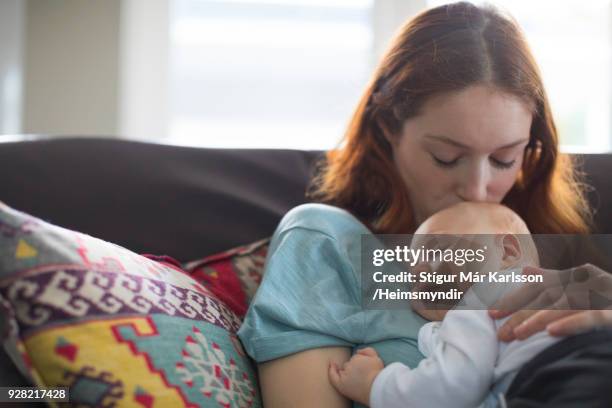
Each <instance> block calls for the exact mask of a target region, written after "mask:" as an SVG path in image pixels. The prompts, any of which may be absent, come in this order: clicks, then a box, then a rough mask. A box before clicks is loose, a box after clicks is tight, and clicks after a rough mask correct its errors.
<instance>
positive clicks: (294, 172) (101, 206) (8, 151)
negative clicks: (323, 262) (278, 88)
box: [0, 137, 612, 261]
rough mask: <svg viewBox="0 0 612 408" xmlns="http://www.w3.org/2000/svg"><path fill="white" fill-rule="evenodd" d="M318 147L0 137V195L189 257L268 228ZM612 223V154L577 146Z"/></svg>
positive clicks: (135, 246)
mask: <svg viewBox="0 0 612 408" xmlns="http://www.w3.org/2000/svg"><path fill="white" fill-rule="evenodd" d="M319 157H321V152H317V151H297V150H272V149H270V150H263V149H244V150H233V149H205V148H194V147H181V146H173V145H164V144H155V143H145V142H140V141H133V140H122V139H115V138H48V137H42V138H33V139H31V140H24V141H16V142H5V143H0V175H2V176H1V177H0V200H2V201H4V202H6V203H7V204H8V205H10V206H13V207H15V208H17V209H19V210H22V211H25V212H28V213H31V214H33V215H35V216H37V217H40V218H43V219H45V220H47V221H49V222H51V223H54V224H57V225H61V226H63V227H66V228H71V229H75V230H78V231H81V232H84V233H87V234H89V235H93V236H96V237H99V238H102V239H105V240H107V241H111V242H114V243H116V244H118V245H121V246H124V247H126V248H129V249H131V250H132V251H135V252H138V253H144V252H148V253H155V254H167V255H170V256H173V257H175V258H177V259H178V260H180V261H188V260H192V259H195V258H199V257H202V256H205V255H208V254H212V253H215V252H217V251H221V250H224V249H228V248H231V247H233V246H236V245H240V244H244V243H249V242H252V241H255V240H257V239H260V238H264V237H267V236H270V235H271V234H272V233H273V232H274V228H275V227H276V225H277V223H278V221H279V220H280V218H281V217H282V216H283V214H284V213H286V212H287V211H288V210H289V209H290V208H292V207H294V206H296V205H298V204H300V203H303V202H305V201H306V199H305V197H304V191H305V188H306V185H307V183H308V180H309V179H310V177H311V174H312V165H313V162H314V161H315V160H317V158H319ZM580 159H581V161H582V162H583V170H584V171H585V172H586V173H587V175H588V177H587V182H588V183H589V184H591V185H592V186H593V187H594V190H593V191H592V192H591V193H590V195H589V198H590V200H591V202H592V203H593V205H594V206H595V207H596V209H597V211H598V212H597V214H596V221H597V224H598V227H599V231H600V232H605V233H612V206H610V203H612V182H611V181H610V179H609V175H611V174H612V154H597V155H583V156H581V158H580Z"/></svg>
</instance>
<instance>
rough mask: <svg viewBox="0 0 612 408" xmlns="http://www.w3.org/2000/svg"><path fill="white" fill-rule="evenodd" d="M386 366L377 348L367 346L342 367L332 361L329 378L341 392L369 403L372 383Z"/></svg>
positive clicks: (353, 398)
mask: <svg viewBox="0 0 612 408" xmlns="http://www.w3.org/2000/svg"><path fill="white" fill-rule="evenodd" d="M384 367H385V365H384V363H383V361H382V360H381V359H380V357H378V354H377V353H376V350H374V349H373V348H371V347H367V348H364V349H360V350H357V352H356V353H355V354H354V355H353V356H352V357H351V359H350V360H349V361H347V362H346V363H344V364H343V365H342V367H338V365H336V363H331V364H330V366H329V380H330V381H331V383H332V385H333V386H334V388H336V390H338V392H339V393H340V394H342V395H344V396H345V397H347V398H350V399H352V400H353V401H357V402H359V403H361V404H363V405H369V404H370V390H371V389H372V384H373V383H374V379H375V378H376V376H377V375H378V373H380V372H381V371H382V369H383V368H384Z"/></svg>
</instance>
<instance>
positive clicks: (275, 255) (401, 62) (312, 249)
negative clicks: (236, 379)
mask: <svg viewBox="0 0 612 408" xmlns="http://www.w3.org/2000/svg"><path fill="white" fill-rule="evenodd" d="M312 196H313V197H314V198H315V199H317V200H318V201H320V202H321V203H324V204H306V205H302V206H299V207H297V208H294V209H293V210H292V211H290V212H289V213H288V214H287V215H286V216H285V217H284V218H283V220H282V221H281V223H280V225H279V227H278V228H277V230H276V232H275V234H274V237H273V240H272V244H271V247H270V250H269V251H270V252H269V255H268V259H267V264H266V272H265V277H264V280H263V282H262V285H261V287H260V288H259V290H258V292H257V295H256V297H255V299H254V300H253V303H252V305H251V307H250V309H249V312H248V314H247V316H246V319H245V322H244V325H243V327H242V328H241V330H240V332H239V335H240V338H241V339H242V341H243V343H244V345H245V347H246V349H247V351H248V353H249V354H250V355H251V356H252V357H253V358H254V359H255V360H256V361H257V362H258V364H259V365H258V368H259V374H260V385H261V390H262V394H263V400H264V404H265V406H266V407H267V408H275V407H302V406H303V407H313V406H320V407H345V406H349V405H350V402H349V401H347V400H346V399H344V398H343V397H341V396H340V395H339V394H338V393H337V392H336V391H335V390H334V389H333V388H332V386H331V385H330V383H329V381H328V377H327V368H328V365H329V363H330V361H331V362H335V363H336V364H339V365H341V364H342V363H343V362H345V361H347V360H348V359H349V358H350V356H351V354H352V352H353V351H354V350H355V349H356V348H361V347H365V346H370V347H373V348H374V349H376V351H377V352H378V354H379V355H380V356H381V358H382V359H383V361H384V362H385V364H388V363H390V362H392V361H402V362H403V363H405V364H407V365H408V366H411V367H413V366H415V365H416V364H417V363H418V362H419V361H420V359H421V358H422V355H420V353H419V352H418V349H417V347H416V346H417V342H416V333H417V332H418V329H419V327H420V326H421V325H422V324H423V323H424V321H423V320H422V319H421V318H420V317H419V316H418V315H416V314H414V313H413V312H412V311H409V310H408V311H390V310H382V311H381V310H368V311H365V310H362V308H361V289H360V285H359V276H358V275H357V273H356V271H358V270H359V262H360V261H359V259H360V258H359V256H360V254H359V248H360V246H359V237H360V236H361V234H367V233H406V234H409V233H412V232H414V231H415V229H416V228H417V226H418V225H419V224H420V222H422V221H423V220H424V219H425V218H427V217H428V216H430V215H431V214H433V213H434V212H436V211H438V210H441V209H443V208H446V207H448V206H450V205H452V204H455V203H457V202H460V201H486V202H501V203H504V204H505V205H507V206H509V207H510V208H512V209H513V210H515V211H516V212H517V213H518V214H519V215H520V216H521V217H522V218H523V219H524V220H525V221H526V222H527V224H528V226H529V229H530V230H531V231H532V233H551V234H556V233H566V234H575V233H585V232H588V231H589V226H590V211H589V208H588V205H587V201H586V200H585V197H584V194H583V191H582V190H581V188H580V184H579V183H578V182H577V180H576V178H575V176H574V172H573V166H572V163H571V162H570V161H569V159H568V158H567V157H565V156H561V155H560V154H559V149H558V135H557V131H556V128H555V125H554V122H553V118H552V114H551V110H550V106H549V103H548V99H547V97H546V93H545V91H544V87H543V84H542V80H541V78H540V75H539V72H538V69H537V67H536V64H535V62H534V59H533V57H532V55H531V54H530V51H529V49H528V46H527V44H526V43H525V40H524V38H523V35H522V34H521V33H520V31H519V28H518V27H517V25H516V23H514V22H513V21H512V20H510V19H509V18H507V17H504V16H502V15H501V14H499V13H498V12H497V11H495V10H493V9H490V8H481V7H477V6H474V5H472V4H469V3H463V2H462V3H456V4H451V5H445V6H441V7H438V8H434V9H430V10H427V11H425V12H424V13H422V14H420V15H418V16H416V17H415V18H413V19H412V20H411V21H409V22H408V23H407V24H406V25H405V26H404V27H403V28H402V29H401V30H400V32H399V34H398V35H397V37H396V38H395V40H394V42H393V43H392V45H391V47H390V48H389V50H388V51H387V52H386V55H385V56H384V57H383V58H382V61H381V62H380V65H379V67H378V69H377V70H376V72H375V73H374V75H373V77H372V80H371V82H370V84H369V85H368V86H367V88H366V90H365V92H364V94H363V96H362V98H361V100H360V101H359V104H358V106H357V108H356V110H355V113H354V114H353V117H352V119H351V121H350V123H349V126H348V130H347V132H346V134H345V136H344V140H343V143H342V145H341V146H340V147H339V148H338V149H336V150H333V151H330V152H329V154H328V157H327V164H326V166H325V167H324V168H322V169H321V171H320V173H319V176H318V177H317V178H316V180H315V184H314V188H313V191H312ZM589 313H590V312H588V311H586V312H582V313H579V314H575V315H573V316H570V318H572V319H582V321H583V323H582V325H583V326H589V327H592V326H594V325H595V323H594V322H595V321H594V318H593V315H589ZM536 316H537V318H538V320H537V321H536V322H535V323H536V324H534V325H533V326H529V323H528V321H527V322H526V323H527V324H528V326H527V327H528V329H530V330H531V331H532V332H533V331H535V330H536V329H537V330H540V329H541V328H542V327H543V326H542V325H543V324H544V322H546V321H547V320H548V321H551V320H557V319H558V318H559V316H558V315H554V316H551V315H546V314H545V315H544V317H542V315H541V314H540V315H536ZM598 316H600V317H601V315H598ZM526 317H527V316H526V315H525V314H522V313H521V314H520V315H519V314H517V317H516V318H513V319H512V325H516V324H517V323H519V322H521V321H523V320H525V318H526ZM604 318H605V319H608V318H610V316H609V315H607V316H604ZM584 322H586V323H584ZM532 324H533V322H532ZM522 328H523V329H524V328H525V326H522ZM570 328H571V327H570ZM504 330H507V329H504ZM523 334H524V332H523ZM504 335H506V336H507V337H511V330H508V332H507V333H506V331H504Z"/></svg>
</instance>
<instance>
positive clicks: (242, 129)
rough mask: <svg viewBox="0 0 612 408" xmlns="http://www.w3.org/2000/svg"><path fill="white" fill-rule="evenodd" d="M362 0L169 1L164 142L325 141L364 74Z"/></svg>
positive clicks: (330, 140)
mask: <svg viewBox="0 0 612 408" xmlns="http://www.w3.org/2000/svg"><path fill="white" fill-rule="evenodd" d="M372 3H373V0H269V1H256V0H177V1H174V2H172V3H171V7H172V9H171V20H170V21H171V27H170V72H171V74H170V112H169V113H170V115H169V118H170V119H169V121H170V123H169V137H170V139H171V141H172V142H178V143H186V144H191V145H203V146H210V147H283V148H297V149H327V148H331V147H333V146H335V145H336V144H337V142H338V141H339V140H340V138H341V136H342V133H343V132H344V128H345V126H346V122H347V121H348V119H349V118H350V115H351V112H352V110H353V109H354V107H355V105H356V103H357V100H358V98H359V95H360V94H361V92H362V91H363V89H364V87H365V84H366V82H367V80H368V78H369V75H370V74H371V69H372V65H371V58H372V48H373V47H372V41H373V38H372V24H371V18H370V14H371V9H372V5H373V4H372Z"/></svg>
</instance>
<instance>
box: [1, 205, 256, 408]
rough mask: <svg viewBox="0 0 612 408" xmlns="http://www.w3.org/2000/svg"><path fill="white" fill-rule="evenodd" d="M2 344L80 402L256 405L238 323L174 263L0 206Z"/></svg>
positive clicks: (34, 375)
mask: <svg viewBox="0 0 612 408" xmlns="http://www.w3.org/2000/svg"><path fill="white" fill-rule="evenodd" d="M0 302H1V304H2V306H3V312H2V317H3V319H2V320H0V322H2V323H3V327H1V328H0V329H1V330H2V332H3V333H8V336H7V337H6V340H5V341H4V347H5V349H6V351H7V352H8V354H9V355H10V356H11V357H12V358H13V360H14V362H15V363H16V364H17V365H18V366H19V367H20V368H21V370H22V372H24V374H25V375H26V376H28V377H29V378H30V379H31V381H32V382H33V383H34V384H35V385H37V386H40V387H45V386H65V387H69V388H70V398H71V401H72V403H73V404H79V403H82V404H84V405H87V406H111V405H121V406H124V405H130V404H133V405H135V406H144V407H153V406H161V407H166V406H172V407H174V406H210V407H219V406H237V407H238V406H239V407H249V406H260V405H261V404H260V402H259V394H258V386H257V379H256V375H255V371H254V368H253V366H252V364H251V361H250V360H249V358H248V357H247V356H246V355H245V353H244V350H243V348H242V346H241V344H240V341H239V340H238V338H237V336H236V331H237V330H238V328H239V326H240V324H241V320H240V318H239V316H237V315H236V314H235V313H234V312H232V311H231V309H230V308H228V307H227V306H226V305H225V304H224V303H223V302H222V301H220V300H219V299H218V298H217V297H216V296H215V295H214V294H213V293H212V292H211V291H210V290H208V289H207V288H206V287H204V286H203V285H201V284H199V283H198V282H196V281H195V280H194V279H192V278H191V277H190V276H189V275H188V274H187V273H185V272H184V271H183V270H181V269H180V268H179V267H177V266H175V265H174V264H173V263H172V262H156V261H155V260H152V259H148V258H146V257H143V256H140V255H137V254H135V253H133V252H131V251H129V250H127V249H124V248H122V247H120V246H117V245H115V244H112V243H110V242H105V241H103V240H100V239H97V238H94V237H91V236H89V235H86V234H82V233H79V232H76V231H71V230H68V229H65V228H61V227H58V226H54V225H52V224H49V223H46V222H44V221H42V220H40V219H38V218H35V217H32V216H30V215H28V214H26V213H23V212H20V211H17V210H15V209H12V208H10V207H8V206H6V205H3V204H0Z"/></svg>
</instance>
